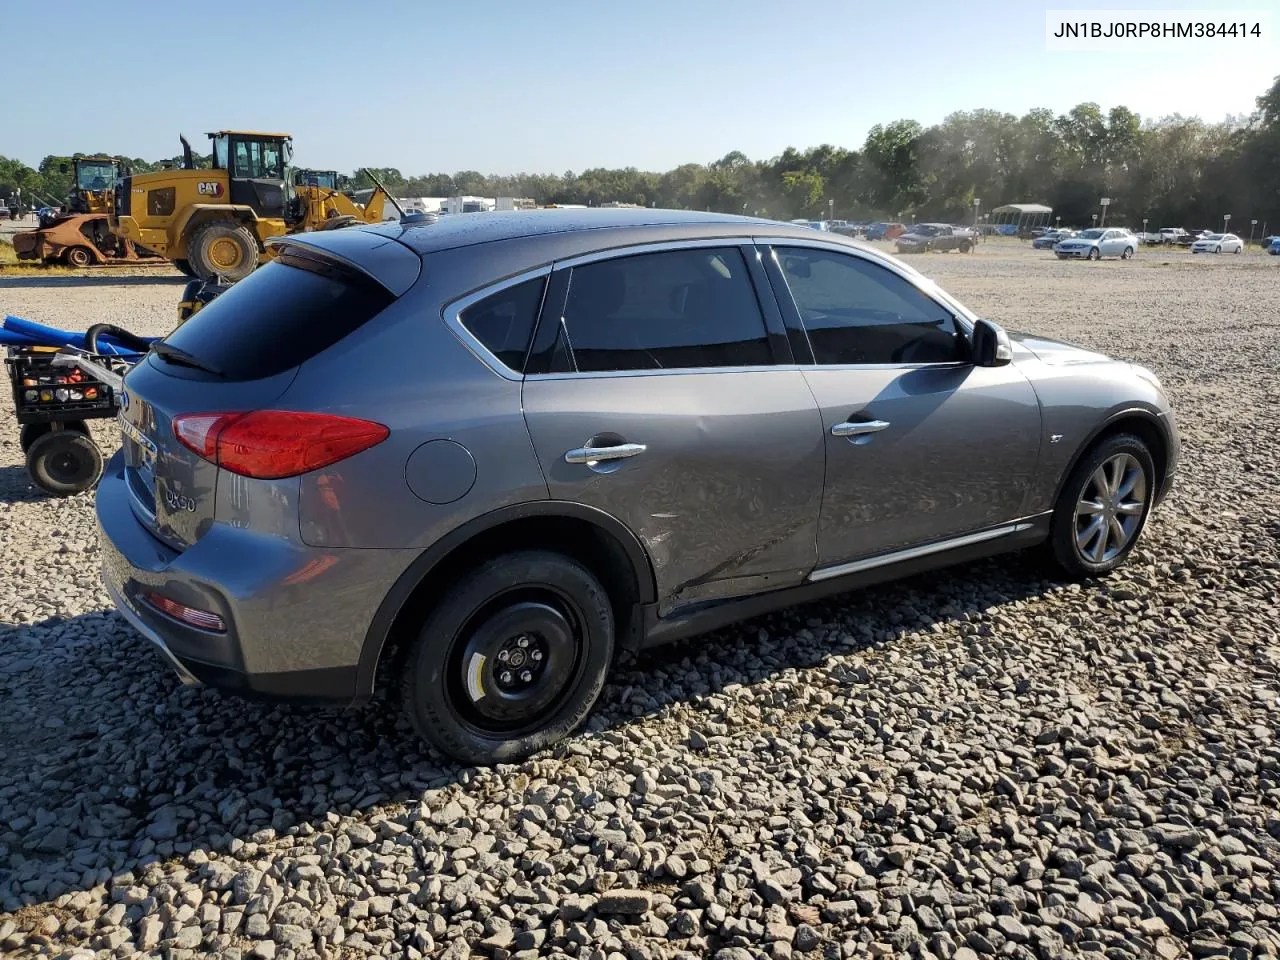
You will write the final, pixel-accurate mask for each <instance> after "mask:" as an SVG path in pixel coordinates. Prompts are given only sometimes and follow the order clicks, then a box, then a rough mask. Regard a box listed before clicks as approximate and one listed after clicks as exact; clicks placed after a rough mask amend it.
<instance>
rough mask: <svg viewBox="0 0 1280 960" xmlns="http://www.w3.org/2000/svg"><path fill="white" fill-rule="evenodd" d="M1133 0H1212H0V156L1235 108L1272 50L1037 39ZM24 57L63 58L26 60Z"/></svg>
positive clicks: (751, 143)
mask: <svg viewBox="0 0 1280 960" xmlns="http://www.w3.org/2000/svg"><path fill="white" fill-rule="evenodd" d="M1157 6H1159V7H1162V8H1166V9H1174V8H1179V7H1180V8H1183V9H1198V10H1204V9H1206V8H1208V9H1213V8H1214V6H1215V2H1214V0H1199V2H1198V3H1197V2H1194V0H1186V2H1183V0H1146V2H1143V0H1132V2H1129V3H1113V2H1107V0H1092V2H1088V0H1086V2H1075V3H1073V2H1072V0H1047V2H1044V0H979V2H973V3H966V2H956V0H905V2H893V0H878V2H871V0H805V2H804V3H786V2H781V0H616V2H610V0H597V2H587V0H468V2H465V3H458V2H443V0H364V2H362V3H352V2H351V0H342V2H337V0H307V2H301V3H272V2H269V0H258V2H244V0H218V2H217V3H214V4H207V3H199V4H198V3H194V2H185V0H183V2H173V0H168V2H163V0H112V2H111V3H109V4H103V3H101V2H93V3H90V2H86V0H60V2H56V3H54V2H48V3H34V2H33V3H25V2H24V3H19V2H16V0H14V2H7V3H3V4H0V8H2V9H3V17H0V22H3V25H4V29H3V36H4V37H5V45H6V55H5V61H6V76H5V78H4V83H5V85H6V87H7V88H8V89H10V90H12V89H14V87H15V85H17V84H19V83H20V78H22V77H24V76H33V77H35V76H38V80H34V81H33V82H32V83H31V85H30V86H27V87H26V88H24V89H23V94H22V96H21V97H15V98H5V99H6V100H7V102H5V104H4V107H3V110H0V113H3V115H4V117H5V123H4V125H3V132H2V133H0V154H3V155H6V156H10V157H17V158H19V159H22V160H24V161H26V162H27V163H29V164H33V165H34V164H35V163H37V162H38V161H39V160H40V158H41V157H43V156H45V155H46V154H51V153H52V154H68V153H72V152H75V151H77V150H79V151H94V150H104V151H108V152H111V153H117V154H124V155H128V156H141V157H146V158H150V159H156V158H160V157H163V156H172V155H174V154H175V153H177V152H178V150H179V145H178V134H179V133H180V132H183V133H186V135H187V137H188V138H189V139H190V140H191V142H192V145H193V146H196V147H197V149H203V148H204V144H205V142H206V141H205V139H204V133H205V132H206V131H208V130H215V129H221V128H225V127H233V128H240V129H265V130H285V131H288V132H290V133H292V134H293V135H294V146H295V151H296V153H297V157H298V161H299V163H301V164H304V165H309V166H315V167H334V168H337V169H339V170H344V171H347V170H351V169H353V168H355V167H357V166H361V165H366V164H367V165H376V166H394V167H398V168H399V169H400V170H401V171H402V172H403V173H404V174H406V175H411V174H417V173H430V172H441V171H444V172H454V171H457V170H462V169H474V170H479V171H481V172H483V173H514V172H518V171H529V172H533V171H539V172H556V173H560V172H564V171H565V170H575V171H581V170H583V169H586V168H589V167H593V166H609V167H613V166H637V167H640V168H642V169H652V170H661V169H667V168H670V167H672V166H675V165H677V164H679V163H684V162H689V161H696V162H709V161H711V160H714V159H716V158H717V157H720V156H723V155H724V154H725V153H727V152H729V151H730V150H735V149H737V150H741V151H743V152H744V153H746V154H747V155H748V156H749V157H752V158H764V157H769V156H773V155H775V154H777V153H779V152H780V151H781V150H783V149H784V148H785V147H787V146H797V147H806V146H813V145H817V144H820V143H834V144H837V145H841V146H847V147H859V146H861V144H862V141H863V139H864V138H865V136H866V133H867V130H868V129H869V128H870V127H871V126H872V125H873V124H875V123H878V122H887V121H891V120H894V119H898V118H902V117H909V118H913V119H916V120H919V121H920V122H921V123H924V124H926V125H927V124H929V123H932V122H936V121H938V120H940V119H941V118H943V117H944V116H946V115H947V114H948V113H950V112H952V111H954V110H964V109H975V108H978V107H990V108H994V109H999V110H1003V111H1008V112H1012V113H1019V114H1020V113H1023V112H1025V111H1026V110H1028V109H1030V108H1032V107H1037V106H1044V107H1049V108H1051V109H1053V110H1055V111H1063V110H1066V109H1068V108H1070V107H1071V106H1074V105H1075V104H1076V103H1079V102H1081V101H1086V100H1093V101H1095V102H1098V103H1100V104H1101V105H1102V106H1103V107H1104V108H1107V107H1110V106H1113V105H1116V104H1124V105H1127V106H1129V107H1131V108H1132V109H1134V110H1136V111H1137V112H1138V113H1140V114H1141V115H1143V116H1144V117H1147V116H1151V117H1157V116H1162V115H1165V114H1169V113H1174V112H1179V113H1183V114H1187V115H1191V114H1195V115H1200V116H1203V117H1205V118H1206V119H1210V120H1220V119H1222V118H1223V117H1224V116H1225V115H1227V114H1239V113H1247V112H1248V111H1250V110H1251V109H1252V108H1253V105H1254V103H1253V101H1254V98H1255V97H1256V96H1258V95H1259V94H1260V93H1262V92H1263V91H1264V90H1265V89H1266V88H1267V87H1268V86H1269V85H1270V83H1271V81H1272V79H1273V77H1274V75H1275V74H1276V73H1277V72H1280V56H1277V55H1276V54H1277V52H1280V45H1276V46H1272V47H1271V48H1270V49H1265V48H1262V47H1260V46H1258V45H1256V44H1254V45H1248V47H1247V48H1246V46H1244V45H1241V46H1238V47H1235V48H1234V49H1232V48H1231V47H1229V46H1228V47H1226V48H1223V49H1220V50H1214V49H1211V48H1210V47H1209V45H1207V44H1206V45H1205V48H1204V49H1203V51H1202V50H1199V49H1197V50H1194V51H1191V52H1190V53H1188V52H1187V51H1186V50H1179V51H1174V50H1166V51H1163V52H1160V51H1157V52H1152V53H1142V54H1133V53H1125V54H1116V53H1100V54H1089V53H1080V52H1059V51H1053V52H1049V51H1047V50H1046V48H1045V16H1044V15H1045V10H1046V9H1055V10H1056V9H1063V8H1069V7H1079V8H1082V9H1144V8H1151V7H1157ZM1229 6H1230V7H1231V8H1232V9H1242V8H1243V9H1247V8H1250V7H1252V8H1255V9H1266V8H1270V9H1271V10H1273V11H1275V10H1277V9H1278V7H1277V5H1276V4H1275V3H1274V0H1239V2H1233V3H1230V4H1229ZM1275 25H1276V26H1280V17H1277V18H1276V21H1275ZM15 37H23V38H26V39H25V42H24V43H22V44H21V45H17V44H14V42H13V38H15ZM122 41H126V42H122ZM14 49H19V50H21V51H22V52H23V53H22V55H21V59H19V60H17V61H15V59H14V58H13V57H11V56H10V54H9V53H8V51H10V50H14ZM28 56H29V58H30V67H31V71H30V73H28V71H27V69H26V67H25V65H24V64H25V63H26V58H27V57H28ZM46 57H55V58H56V60H57V62H58V63H60V64H62V65H64V67H66V66H69V65H72V64H75V63H77V62H81V63H84V64H86V65H87V66H86V69H85V70H83V71H81V72H76V71H74V70H71V69H65V68H64V69H60V70H49V69H42V68H41V67H40V61H41V60H43V59H44V58H46ZM1193 78H1194V79H1193ZM124 84H127V85H128V87H129V92H125V91H123V90H122V89H121V87H122V85H124Z"/></svg>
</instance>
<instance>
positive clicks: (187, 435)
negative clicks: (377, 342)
mask: <svg viewBox="0 0 1280 960" xmlns="http://www.w3.org/2000/svg"><path fill="white" fill-rule="evenodd" d="M390 433H391V431H390V430H388V429H387V428H386V427H385V426H383V425H382V424H380V423H374V422H372V421H370V420H357V419H355V418H353V417H339V416H335V415H333V414H328V413H300V412H298V411H293V410H252V411H250V412H248V413H188V414H183V415H181V416H177V417H174V418H173V435H174V436H175V437H177V439H178V442H179V443H181V444H182V445H183V446H184V447H186V448H187V449H188V450H190V451H191V452H192V453H194V454H195V455H196V456H198V457H201V458H202V459H204V460H208V461H210V462H212V463H216V464H217V465H218V466H219V467H222V468H223V469H224V470H230V471H231V472H232V473H238V474H240V475H241V476H245V477H253V478H255V479H258V480H277V479H279V478H281V477H293V476H297V475H298V474H300V473H307V472H309V471H311V470H319V469H320V468H321V467H327V466H329V465H330V464H333V463H337V462H338V461H339V460H345V459H346V458H347V457H351V456H354V455H355V454H357V453H359V452H360V451H362V450H367V449H369V448H370V447H372V446H376V445H377V444H379V443H381V442H382V441H383V440H385V439H386V438H387V437H388V436H389V435H390Z"/></svg>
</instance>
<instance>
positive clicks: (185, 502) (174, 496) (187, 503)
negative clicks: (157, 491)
mask: <svg viewBox="0 0 1280 960" xmlns="http://www.w3.org/2000/svg"><path fill="white" fill-rule="evenodd" d="M164 502H165V506H167V507H168V508H169V512H170V513H177V512H178V511H180V510H186V511H187V512H188V513H195V509H196V502H195V501H194V500H192V499H191V498H190V497H184V496H182V494H180V493H174V492H173V491H172V490H166V491H165V492H164Z"/></svg>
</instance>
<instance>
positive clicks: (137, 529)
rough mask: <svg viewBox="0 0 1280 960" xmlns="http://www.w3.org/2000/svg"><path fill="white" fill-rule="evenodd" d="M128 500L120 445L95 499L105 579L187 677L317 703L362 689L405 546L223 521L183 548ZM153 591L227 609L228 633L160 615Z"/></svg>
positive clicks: (115, 599) (132, 618)
mask: <svg viewBox="0 0 1280 960" xmlns="http://www.w3.org/2000/svg"><path fill="white" fill-rule="evenodd" d="M129 501H130V498H129V493H128V489H127V487H126V484H125V480H124V474H123V454H122V453H121V452H117V453H116V454H115V456H113V457H112V458H111V460H110V461H109V462H108V464H107V467H106V469H105V470H104V472H103V476H102V479H101V481H100V482H99V484H98V491H97V498H96V513H97V520H98V531H99V542H100V550H101V557H102V579H103V582H104V585H105V586H106V589H107V592H108V594H109V595H110V597H111V601H112V603H114V604H115V606H116V607H117V608H118V609H119V610H120V612H121V614H123V616H124V617H125V619H127V620H128V621H129V623H130V624H132V625H133V627H134V628H135V629H137V630H138V632H139V633H141V634H142V635H143V636H145V637H146V638H147V639H148V640H150V641H151V643H152V644H153V645H154V646H155V647H156V649H157V651H158V652H159V654H160V655H161V657H163V659H164V660H165V661H166V662H167V663H168V664H169V666H170V667H171V668H172V669H173V670H174V671H175V672H176V673H177V674H178V676H179V678H180V679H181V680H182V682H183V683H188V684H204V685H208V686H214V687H219V688H222V689H226V690H230V691H233V692H237V693H241V694H245V695H255V696H262V697H267V698H271V699H288V700H299V701H307V702H313V703H348V702H350V701H352V700H353V699H355V698H357V697H358V696H359V695H360V694H361V691H359V690H358V689H357V667H358V664H359V661H360V654H361V650H362V647H363V644H364V640H365V636H366V633H367V628H368V624H369V622H370V621H371V620H372V618H373V613H374V611H375V610H376V608H377V605H378V603H379V602H380V601H381V600H382V597H383V595H384V593H385V587H387V586H389V585H390V583H392V582H394V580H395V577H396V576H398V573H399V571H400V569H401V566H400V565H399V564H400V560H401V551H395V550H391V551H382V550H377V551H368V550H338V551H334V550H323V549H317V548H311V547H308V546H306V545H305V544H302V543H300V542H295V541H291V540H286V539H283V538H281V537H278V536H267V535H261V534H255V533H252V532H250V531H246V530H242V529H234V528H231V527H229V526H224V525H221V524H216V523H215V524H214V525H213V526H212V527H211V528H210V529H209V531H208V532H206V533H205V534H204V536H203V537H201V538H200V540H199V541H197V542H196V543H195V544H194V545H192V546H191V547H189V548H187V549H186V550H183V551H177V550H173V549H171V548H170V547H168V546H166V545H165V544H163V543H161V542H160V541H159V540H157V539H156V538H155V537H154V536H152V534H151V533H150V531H148V530H147V528H146V527H145V526H143V524H142V523H141V522H140V521H139V520H138V518H137V516H136V515H135V514H134V512H133V508H132V507H131V505H130V502H129ZM371 555H372V556H371ZM403 565H404V566H407V565H408V560H407V559H405V560H404V562H403ZM384 566H385V567H386V568H387V570H388V573H387V577H388V579H385V580H384V579H383V578H382V576H381V575H380V570H381V569H382V568H383V567H384ZM392 571H394V573H393V572H392ZM147 590H153V591H155V592H157V593H160V594H162V595H163V596H165V597H168V598H170V599H172V600H176V601H178V602H179V603H183V604H186V605H187V606H191V607H195V608H198V609H201V610H208V611H212V612H214V613H217V614H218V615H219V616H220V617H221V618H222V620H223V622H224V623H225V625H226V630H225V631H220V632H214V631H208V630H202V629H199V628H196V627H193V626H190V625H188V624H186V623H184V622H182V621H179V620H177V619H174V618H173V617H171V616H169V615H167V614H165V613H162V612H160V611H159V610H157V609H155V608H154V607H152V606H151V605H150V604H148V603H146V602H145V601H144V600H143V599H141V594H142V593H143V592H144V591H147Z"/></svg>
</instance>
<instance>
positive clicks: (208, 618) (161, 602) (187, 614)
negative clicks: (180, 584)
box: [142, 591, 227, 633]
mask: <svg viewBox="0 0 1280 960" xmlns="http://www.w3.org/2000/svg"><path fill="white" fill-rule="evenodd" d="M142 599H143V600H144V601H145V602H146V603H147V604H148V605H150V606H152V607H155V608H156V609H157V610H159V611H160V612H161V613H166V614H168V615H169V616H171V617H173V619H175V620H181V621H182V622H183V623H187V624H190V625H191V626H193V627H199V628H200V629H201V630H212V631H215V632H217V633H224V632H225V631H226V629H227V627H226V624H224V623H223V622H222V618H221V617H220V616H218V615H217V614H216V613H210V612H209V611H208V610H200V609H197V608H196V607H188V606H187V605H186V604H183V603H179V602H178V601H177V600H170V599H169V598H168V597H163V596H161V595H160V594H158V593H155V592H153V591H147V592H145V593H143V594H142Z"/></svg>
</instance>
